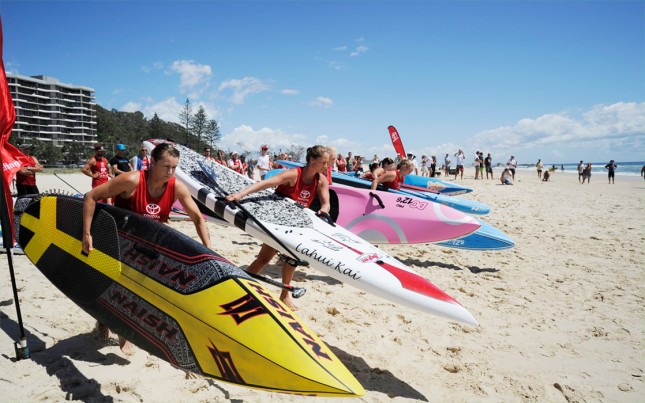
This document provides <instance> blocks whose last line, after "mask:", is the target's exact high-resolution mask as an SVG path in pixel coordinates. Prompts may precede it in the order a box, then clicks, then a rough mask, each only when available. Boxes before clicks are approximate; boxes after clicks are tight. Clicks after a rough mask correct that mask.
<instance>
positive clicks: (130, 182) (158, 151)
mask: <svg viewBox="0 0 645 403" xmlns="http://www.w3.org/2000/svg"><path fill="white" fill-rule="evenodd" d="M178 164H179V151H178V150H177V149H176V148H174V147H173V146H172V145H171V144H159V145H158V146H157V147H155V148H154V149H153V150H152V152H151V153H150V167H149V168H148V169H147V170H141V171H132V172H125V173H122V174H121V175H119V176H117V177H116V178H114V179H113V180H111V181H109V182H106V183H104V184H102V185H99V186H97V187H95V188H93V189H92V190H91V191H89V192H88V193H86V194H85V198H84V203H83V253H85V254H89V253H90V251H91V250H92V248H93V246H92V232H91V229H92V217H93V216H94V210H95V208H96V203H97V201H99V200H108V199H111V198H113V200H114V205H115V206H117V207H122V208H125V209H128V210H131V211H134V212H135V213H139V214H141V215H143V216H144V217H147V218H150V219H152V220H154V221H158V222H161V223H163V222H166V221H167V220H168V217H169V215H170V211H171V207H172V205H173V203H174V202H175V201H176V200H178V201H179V202H180V203H181V205H182V206H183V207H184V211H185V212H186V214H188V216H189V217H190V218H191V220H192V221H193V223H194V224H195V229H196V230H197V234H198V235H199V238H200V239H201V240H202V243H203V244H204V246H206V247H207V248H210V246H211V242H210V236H209V235H208V228H207V227H206V221H205V220H204V217H202V215H201V214H200V212H199V209H198V208H197V205H196V204H195V202H194V201H193V199H192V198H191V196H190V193H189V192H188V189H187V188H186V186H185V185H184V184H182V183H175V178H174V176H173V175H174V172H175V169H176V168H177V165H178ZM97 328H98V329H99V331H100V332H101V333H102V334H103V335H104V336H105V337H108V336H109V335H110V331H109V329H108V328H107V327H105V326H103V325H102V324H101V323H97ZM119 344H120V346H121V349H122V350H123V351H124V352H126V353H129V352H131V350H132V346H131V345H130V344H128V343H127V341H126V340H125V339H124V338H123V337H122V336H119Z"/></svg>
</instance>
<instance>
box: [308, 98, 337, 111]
mask: <svg viewBox="0 0 645 403" xmlns="http://www.w3.org/2000/svg"><path fill="white" fill-rule="evenodd" d="M311 106H315V107H317V108H321V109H329V108H331V107H332V106H334V101H332V100H331V98H327V97H317V98H316V99H314V100H313V101H312V102H311Z"/></svg>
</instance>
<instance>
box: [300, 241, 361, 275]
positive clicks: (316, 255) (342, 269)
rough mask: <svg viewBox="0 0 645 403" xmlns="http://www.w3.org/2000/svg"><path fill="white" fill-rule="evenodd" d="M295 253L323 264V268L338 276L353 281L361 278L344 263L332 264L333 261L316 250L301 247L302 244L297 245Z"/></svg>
mask: <svg viewBox="0 0 645 403" xmlns="http://www.w3.org/2000/svg"><path fill="white" fill-rule="evenodd" d="M296 252H300V253H302V254H303V255H305V256H307V257H309V258H312V259H314V260H315V261H317V262H320V263H322V264H324V265H325V266H327V267H329V268H331V269H332V270H335V271H337V272H339V273H340V274H343V275H345V276H347V277H351V278H353V279H354V280H358V279H359V278H361V277H362V276H361V275H360V272H357V271H354V270H352V269H350V268H349V267H347V265H346V264H345V263H342V262H337V263H334V260H333V259H331V258H330V257H327V256H325V255H323V254H322V253H320V252H318V250H317V249H310V248H308V247H306V246H302V244H301V243H299V244H298V246H296Z"/></svg>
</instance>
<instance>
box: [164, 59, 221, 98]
mask: <svg viewBox="0 0 645 403" xmlns="http://www.w3.org/2000/svg"><path fill="white" fill-rule="evenodd" d="M170 71H171V72H173V73H178V74H179V89H180V91H181V92H182V93H184V94H190V97H192V98H197V97H199V95H200V94H201V93H203V92H204V90H206V89H207V88H208V86H209V84H210V83H209V81H210V78H211V75H212V70H211V66H209V65H206V64H197V63H195V62H194V61H192V60H175V61H174V62H172V64H171V65H170Z"/></svg>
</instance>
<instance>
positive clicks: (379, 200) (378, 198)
mask: <svg viewBox="0 0 645 403" xmlns="http://www.w3.org/2000/svg"><path fill="white" fill-rule="evenodd" d="M370 196H372V197H373V198H375V199H376V201H377V202H378V205H379V206H381V208H385V204H383V200H381V196H379V195H377V194H376V193H374V192H370Z"/></svg>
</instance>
